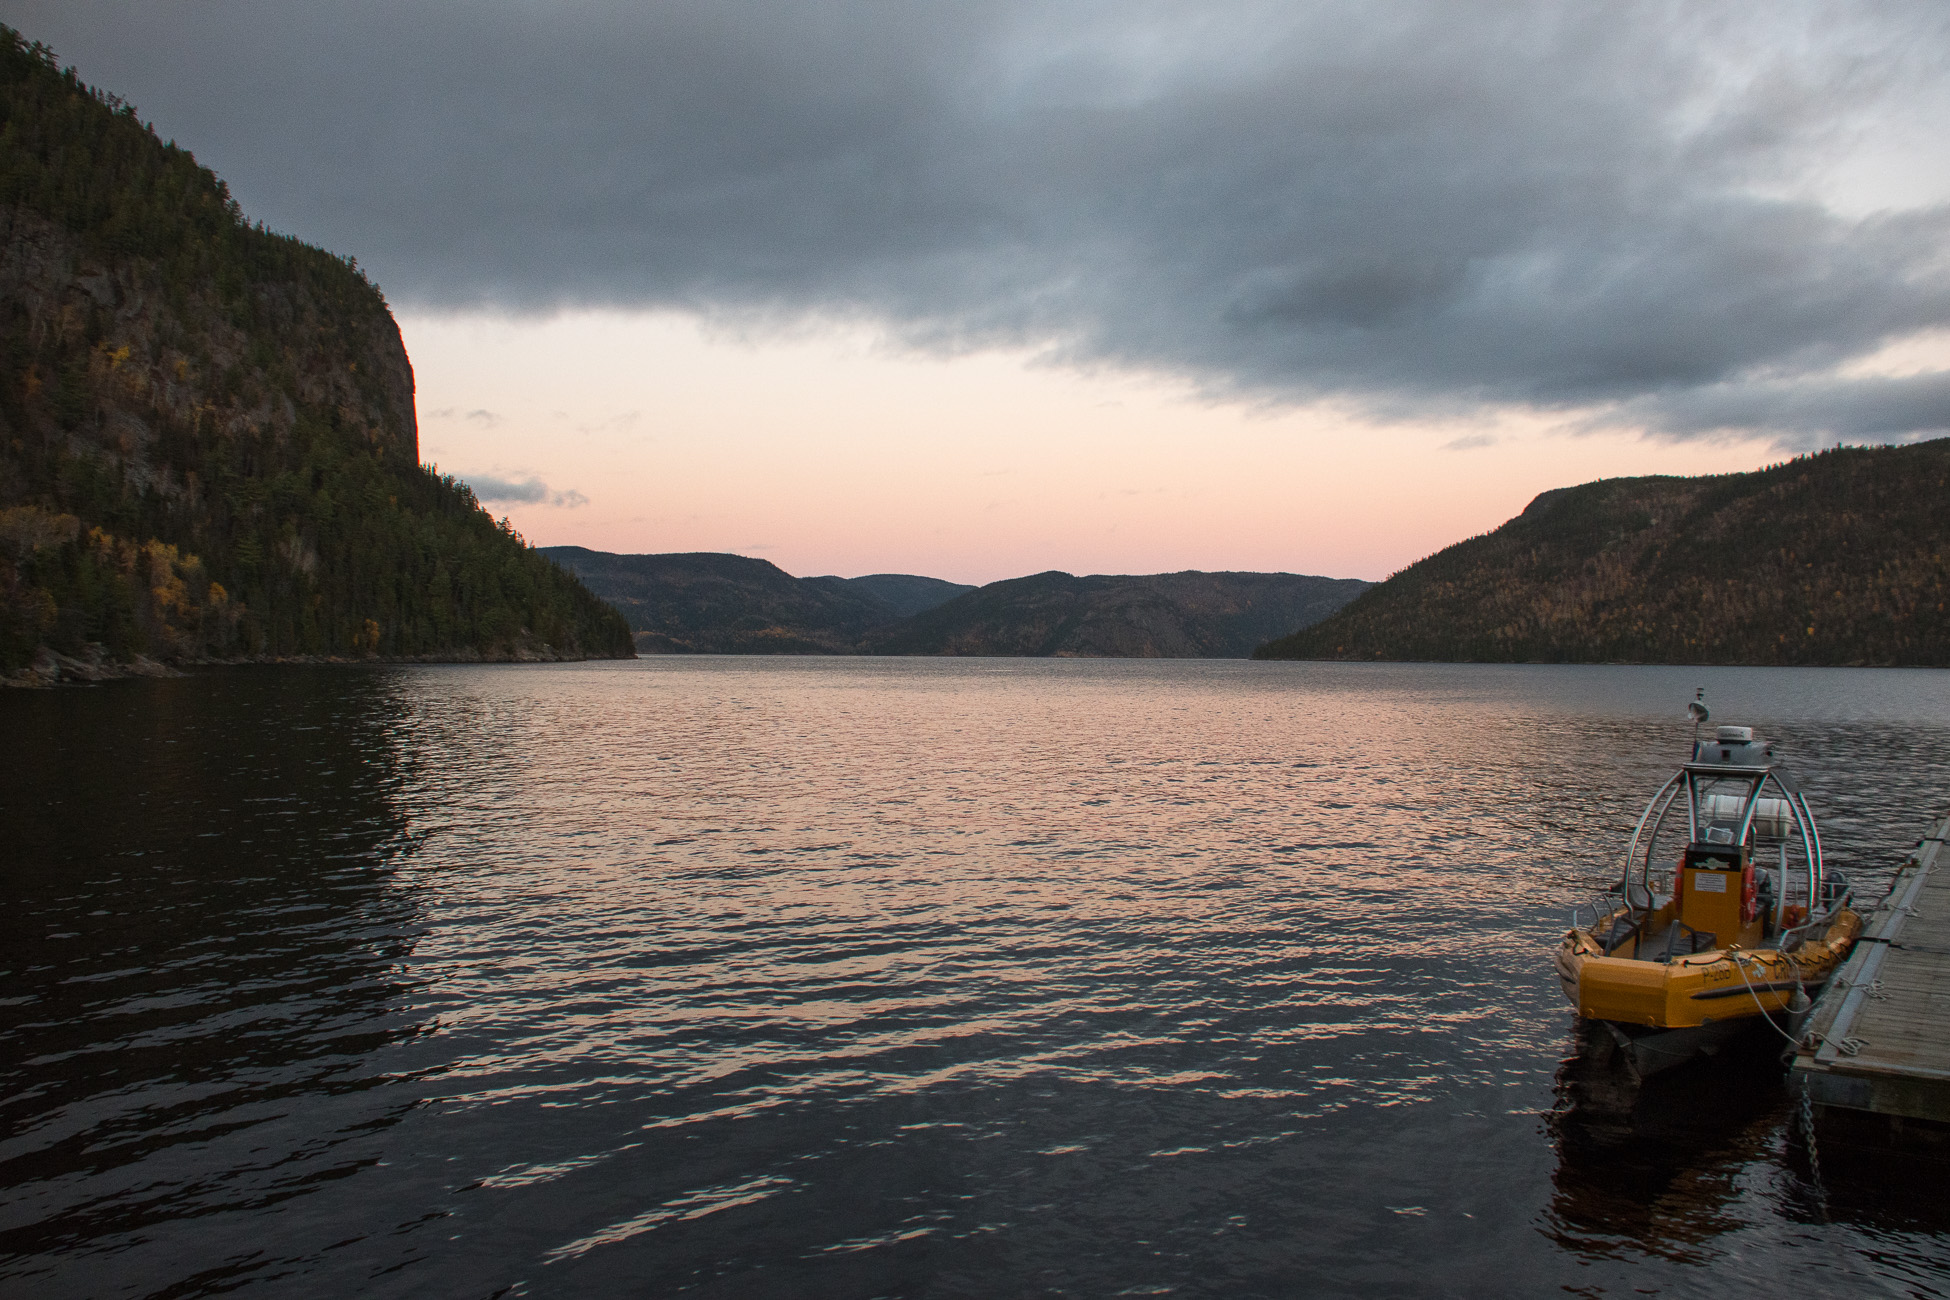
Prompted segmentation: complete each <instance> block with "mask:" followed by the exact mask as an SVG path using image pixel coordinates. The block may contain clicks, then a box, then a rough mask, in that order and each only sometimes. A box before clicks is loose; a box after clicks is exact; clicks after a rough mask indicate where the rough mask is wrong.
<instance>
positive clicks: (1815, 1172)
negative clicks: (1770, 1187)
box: [1801, 1076, 1828, 1219]
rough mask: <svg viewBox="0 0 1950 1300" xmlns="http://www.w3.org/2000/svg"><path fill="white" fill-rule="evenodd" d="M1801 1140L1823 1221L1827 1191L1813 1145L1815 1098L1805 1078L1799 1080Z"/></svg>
mask: <svg viewBox="0 0 1950 1300" xmlns="http://www.w3.org/2000/svg"><path fill="white" fill-rule="evenodd" d="M1801 1140H1802V1141H1803V1142H1804V1143H1806V1144H1807V1147H1808V1178H1809V1181H1810V1183H1811V1184H1812V1185H1813V1187H1814V1189H1815V1204H1816V1205H1817V1206H1818V1207H1819V1208H1820V1209H1821V1216H1822V1217H1823V1218H1824V1219H1825V1218H1827V1217H1828V1191H1827V1189H1826V1188H1825V1187H1823V1186H1822V1181H1821V1148H1820V1147H1818V1146H1816V1145H1815V1096H1814V1090H1813V1089H1812V1088H1811V1087H1809V1084H1808V1080H1807V1078H1806V1077H1805V1076H1804V1077H1803V1078H1802V1080H1801Z"/></svg>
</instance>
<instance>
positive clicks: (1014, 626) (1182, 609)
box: [866, 570, 1372, 659]
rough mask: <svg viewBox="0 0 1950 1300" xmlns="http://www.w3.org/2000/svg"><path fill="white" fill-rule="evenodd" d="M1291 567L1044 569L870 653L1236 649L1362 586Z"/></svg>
mask: <svg viewBox="0 0 1950 1300" xmlns="http://www.w3.org/2000/svg"><path fill="white" fill-rule="evenodd" d="M1371 585H1372V584H1371V583H1367V582H1364V581H1362V580H1361V579H1359V578H1318V577H1308V576H1302V575H1299V574H1292V573H1201V572H1198V571H1196V570H1187V571H1185V572H1183V573H1160V574H1150V575H1141V576H1137V575H1133V576H1127V575H1106V574H1093V575H1091V576H1088V577H1076V576H1073V575H1071V574H1068V573H1060V572H1055V571H1052V572H1049V573H1038V574H1033V575H1031V576H1029V577H1026V578H1010V579H1008V580H1006V581H1003V582H992V583H990V584H989V585H988V586H986V587H982V588H980V589H978V590H976V591H973V592H970V593H968V594H967V595H965V596H958V597H956V598H955V599H954V600H951V601H949V602H947V603H946V604H944V605H941V606H938V607H937V608H935V609H932V610H929V611H927V612H925V613H922V614H917V615H915V616H914V617H913V618H910V619H907V620H905V621H904V622H901V623H899V624H896V625H895V626H893V627H891V628H887V629H883V630H881V631H878V632H876V633H874V634H873V635H872V636H870V637H869V638H868V639H867V643H866V648H867V649H868V650H869V651H870V652H871V653H874V654H910V655H913V654H920V655H1028V656H1045V655H1048V656H1058V657H1094V658H1115V659H1243V658H1245V657H1246V656H1247V655H1249V654H1251V653H1252V651H1253V648H1254V647H1255V646H1257V645H1259V644H1260V643H1261V642H1263V641H1264V640H1266V639H1267V638H1268V637H1269V636H1272V635H1275V634H1278V633H1280V632H1283V631H1286V630H1289V629H1292V628H1299V627H1305V626H1307V625H1308V624H1311V623H1314V622H1318V621H1319V620H1320V619H1323V618H1325V617H1327V616H1328V615H1329V614H1332V613H1333V612H1334V611H1335V610H1337V609H1339V608H1340V607H1341V606H1342V605H1345V604H1346V603H1347V602H1348V601H1350V600H1352V599H1354V598H1355V597H1356V596H1358V595H1360V594H1361V593H1362V592H1363V591H1365V590H1367V589H1368V587H1369V586H1371Z"/></svg>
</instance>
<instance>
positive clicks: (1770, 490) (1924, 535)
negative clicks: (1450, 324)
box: [1257, 439, 1950, 665]
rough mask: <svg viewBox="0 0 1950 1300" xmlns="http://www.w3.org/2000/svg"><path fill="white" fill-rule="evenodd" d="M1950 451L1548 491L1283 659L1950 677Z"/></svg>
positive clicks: (1279, 647)
mask: <svg viewBox="0 0 1950 1300" xmlns="http://www.w3.org/2000/svg"><path fill="white" fill-rule="evenodd" d="M1946 507H1950V439H1939V440H1937V441H1934V442H1924V443H1917V444H1914V445H1911V446H1903V447H1848V448H1840V449H1836V450H1831V451H1824V452H1821V453H1819V454H1816V455H1811V456H1802V457H1799V458H1797V459H1794V460H1791V461H1788V462H1786V463H1785V464H1781V465H1775V466H1773V467H1771V468H1768V469H1764V470H1760V471H1757V472H1755V473H1751V474H1719V475H1712V476H1707V477H1700V478H1673V477H1654V478H1626V479H1604V480H1600V481H1599V482H1596V483H1586V484H1584V485H1582V486H1580V487H1573V488H1560V489H1557V490H1555V491H1551V492H1546V493H1544V494H1543V495H1541V496H1539V497H1538V498H1537V499H1536V500H1535V501H1533V502H1531V503H1530V505H1529V507H1528V508H1527V509H1525V510H1524V512H1523V513H1522V514H1521V515H1519V516H1518V517H1517V518H1515V519H1512V520H1511V521H1510V522H1509V523H1507V524H1504V525H1503V526H1502V527H1501V528H1499V529H1497V530H1496V531H1495V532H1492V533H1486V534H1484V535H1482V536H1480V537H1472V538H1470V539H1469V540H1468V541H1465V542H1459V543H1457V544H1456V545H1454V546H1451V547H1449V548H1448V549H1447V550H1444V551H1440V552H1438V553H1437V554H1435V555H1432V556H1430V557H1428V558H1427V559H1425V560H1421V561H1418V562H1417V563H1415V564H1412V565H1410V566H1409V567H1408V568H1406V569H1403V570H1402V571H1401V572H1400V573H1397V574H1395V575H1394V576H1393V577H1391V578H1390V579H1388V581H1386V582H1384V583H1382V584H1381V585H1379V586H1377V587H1375V588H1374V589H1373V590H1372V591H1369V592H1368V593H1367V594H1366V595H1364V596H1362V597H1361V598H1360V599H1359V600H1356V601H1354V602H1353V603H1352V604H1350V605H1348V606H1347V608H1345V609H1343V610H1342V611H1341V612H1340V613H1338V614H1336V615H1335V616H1334V617H1333V618H1330V619H1328V620H1326V621H1325V622H1322V623H1319V624H1317V625H1315V626H1314V627H1311V628H1307V629H1305V630H1303V631H1300V632H1297V633H1295V634H1294V635H1291V636H1287V637H1283V638H1281V639H1280V640H1277V641H1274V642H1272V643H1270V644H1268V645H1266V646H1263V647H1261V649H1260V650H1259V651H1258V652H1257V655H1258V657H1262V658H1276V659H1417V660H1461V661H1478V662H1505V663H1508V662H1544V663H1598V662H1622V663H1710V664H1877V665H1894V664H1930V665H1944V664H1950V619H1947V618H1946V615H1945V612H1944V602H1945V599H1946V591H1945V587H1946V576H1950V575H1947V574H1946V562H1947V561H1950V513H1946Z"/></svg>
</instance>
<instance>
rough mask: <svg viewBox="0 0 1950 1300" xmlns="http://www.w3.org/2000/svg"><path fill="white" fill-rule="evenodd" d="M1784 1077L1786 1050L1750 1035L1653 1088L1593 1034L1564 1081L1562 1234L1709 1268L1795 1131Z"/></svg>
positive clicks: (1555, 1215) (1584, 1246)
mask: <svg viewBox="0 0 1950 1300" xmlns="http://www.w3.org/2000/svg"><path fill="white" fill-rule="evenodd" d="M1781 1073H1782V1067H1781V1062H1780V1053H1779V1051H1778V1050H1777V1048H1776V1046H1775V1044H1774V1043H1771V1042H1768V1041H1765V1040H1763V1039H1761V1037H1760V1036H1759V1035H1757V1034H1749V1035H1745V1036H1743V1037H1742V1038H1740V1039H1737V1040H1736V1041H1735V1042H1734V1043H1733V1044H1730V1045H1729V1046H1728V1047H1727V1048H1726V1049H1725V1050H1723V1051H1722V1052H1721V1053H1720V1054H1719V1055H1718V1056H1716V1057H1713V1058H1710V1059H1707V1058H1702V1059H1700V1060H1697V1061H1693V1062H1690V1063H1688V1064H1686V1065H1683V1066H1679V1067H1677V1068H1675V1069H1672V1070H1668V1071H1665V1072H1664V1073H1661V1074H1657V1075H1654V1076H1653V1077H1652V1078H1651V1079H1648V1080H1646V1081H1645V1082H1643V1083H1641V1082H1639V1081H1638V1080H1637V1079H1636V1078H1634V1077H1633V1075H1632V1073H1631V1071H1630V1070H1629V1069H1627V1068H1626V1065H1625V1062H1624V1061H1623V1059H1621V1057H1620V1055H1619V1053H1618V1051H1617V1049H1616V1047H1615V1045H1614V1044H1613V1042H1612V1040H1611V1038H1610V1036H1609V1035H1608V1034H1606V1033H1605V1031H1604V1030H1603V1028H1602V1027H1600V1026H1597V1025H1590V1026H1588V1027H1587V1028H1586V1030H1585V1031H1584V1033H1583V1035H1582V1037H1581V1039H1580V1040H1579V1041H1578V1042H1577V1043H1576V1044H1575V1047H1574V1052H1573V1054H1572V1055H1571V1057H1570V1058H1569V1059H1567V1060H1566V1061H1565V1062H1564V1063H1563V1065H1561V1066H1560V1067H1559V1068H1558V1072H1557V1108H1556V1109H1555V1110H1554V1111H1553V1112H1552V1114H1551V1116H1550V1127H1551V1132H1552V1136H1553V1138H1554V1139H1555V1142H1556V1146H1557V1155H1558V1165H1557V1172H1556V1174H1555V1175H1554V1176H1553V1179H1552V1182H1553V1183H1554V1185H1555V1193H1554V1195H1553V1196H1552V1198H1551V1213H1550V1226H1551V1230H1552V1234H1553V1235H1554V1236H1555V1237H1556V1239H1557V1240H1558V1241H1559V1242H1560V1243H1561V1244H1562V1245H1564V1246H1566V1247H1567V1248H1569V1249H1572V1250H1576V1251H1578V1252H1579V1253H1580V1254H1586V1255H1591V1254H1597V1255H1610V1254H1613V1253H1615V1251H1616V1250H1617V1248H1618V1246H1619V1245H1620V1244H1621V1243H1622V1242H1629V1243H1631V1244H1632V1245H1634V1246H1636V1247H1637V1248H1638V1249H1639V1250H1643V1251H1645V1252H1647V1253H1650V1254H1655V1255H1661V1256H1665V1257H1666V1258H1669V1259H1673V1260H1676V1261H1681V1262H1705V1259H1706V1255H1705V1254H1704V1253H1703V1252H1702V1251H1701V1250H1700V1247H1702V1246H1703V1245H1704V1244H1705V1243H1706V1242H1707V1241H1708V1240H1709V1239H1711V1238H1712V1237H1715V1236H1717V1235H1718V1234H1720V1233H1723V1232H1726V1231H1729V1230H1731V1229H1733V1228H1736V1227H1739V1226H1741V1223H1740V1221H1739V1220H1737V1219H1735V1218H1734V1217H1733V1216H1732V1215H1731V1214H1730V1213H1729V1207H1730V1206H1731V1204H1732V1202H1733V1200H1734V1198H1735V1197H1736V1195H1738V1192H1739V1187H1738V1180H1739V1178H1740V1175H1741V1174H1742V1172H1743V1171H1744V1170H1746V1169H1747V1168H1748V1167H1749V1166H1750V1165H1751V1163H1752V1162H1753V1161H1754V1160H1756V1159H1759V1158H1763V1157H1766V1156H1768V1155H1769V1154H1771V1152H1772V1151H1773V1149H1774V1144H1775V1142H1776V1139H1777V1135H1778V1133H1779V1131H1780V1128H1781V1125H1782V1124H1783V1123H1784V1122H1785V1118H1786V1114H1787V1097H1786V1094H1785V1093H1784V1092H1783V1091H1782V1090H1781Z"/></svg>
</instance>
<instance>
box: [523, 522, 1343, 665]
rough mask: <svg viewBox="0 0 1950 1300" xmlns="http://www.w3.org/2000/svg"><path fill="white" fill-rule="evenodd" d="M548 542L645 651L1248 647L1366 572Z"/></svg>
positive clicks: (1313, 613) (1228, 652)
mask: <svg viewBox="0 0 1950 1300" xmlns="http://www.w3.org/2000/svg"><path fill="white" fill-rule="evenodd" d="M542 553H543V554H545V555H548V556H550V557H551V558H553V559H554V560H555V561H556V562H557V563H559V564H561V565H562V566H563V567H564V568H566V569H569V570H571V571H573V572H574V573H576V574H577V575H578V576H579V577H581V578H582V580H583V581H584V582H586V583H588V584H589V587H590V589H591V590H592V591H594V592H596V593H597V594H598V595H600V596H602V597H603V598H604V599H606V600H608V601H610V602H611V603H612V604H614V605H615V606H616V607H617V608H618V609H620V610H622V611H623V612H624V613H625V614H626V615H628V616H629V620H630V626H631V627H632V628H635V629H636V637H637V649H638V650H640V651H641V652H643V653H644V654H657V653H679V654H681V653H714V654H891V655H1030V656H1035V655H1080V656H1098V657H1112V658H1121V657H1133V658H1167V659H1170V658H1181V659H1182V658H1244V657H1245V656H1246V655H1247V654H1248V653H1250V652H1251V650H1252V648H1253V647H1254V646H1256V645H1258V644H1259V643H1260V642H1261V641H1263V640H1265V639H1266V638H1267V637H1268V636H1269V635H1271V634H1273V633H1274V632H1278V631H1282V630H1285V629H1288V628H1293V627H1299V626H1304V625H1305V624H1307V623H1310V622H1312V621H1313V620H1315V619H1319V618H1324V617H1326V616H1327V615H1328V614H1330V613H1332V612H1333V611H1334V610H1336V609H1339V608H1340V607H1341V606H1342V605H1344V604H1346V603H1347V602H1348V601H1349V600H1351V599H1353V597H1354V596H1356V595H1357V594H1359V593H1360V592H1361V591H1363V590H1365V589H1366V588H1367V587H1368V586H1369V585H1370V584H1368V583H1365V582H1362V581H1360V580H1359V579H1354V578H1346V579H1341V578H1303V577H1296V576H1295V575H1293V574H1290V573H1163V574H1158V575H1155V576H1151V577H1104V576H1094V577H1087V578H1077V577H1072V576H1071V575H1069V574H1067V573H1039V574H1036V575H1034V576H1033V577H1028V578H1011V579H1008V580H1006V581H1003V582H992V583H990V584H989V585H988V586H986V587H980V588H977V587H969V586H966V585H963V584H961V583H954V582H944V581H942V580H941V579H939V578H923V577H919V576H916V575H914V574H906V573H876V574H871V575H869V576H867V577H864V578H795V577H793V576H792V575H791V574H789V573H786V572H785V571H784V570H783V569H780V568H779V567H778V566H776V565H773V564H769V563H767V562H766V561H764V560H753V559H747V558H746V557H744V556H742V555H720V554H715V553H708V552H706V553H692V554H676V555H611V554H609V553H607V552H603V551H588V550H584V549H583V548H581V547H579V546H551V547H546V548H544V550H543V552H542Z"/></svg>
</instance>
